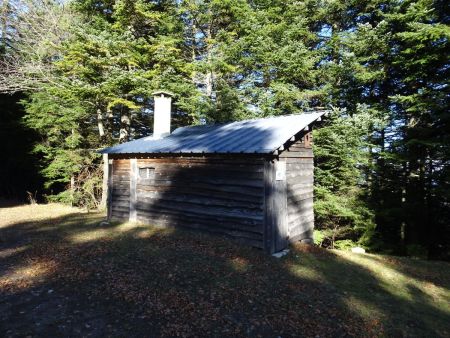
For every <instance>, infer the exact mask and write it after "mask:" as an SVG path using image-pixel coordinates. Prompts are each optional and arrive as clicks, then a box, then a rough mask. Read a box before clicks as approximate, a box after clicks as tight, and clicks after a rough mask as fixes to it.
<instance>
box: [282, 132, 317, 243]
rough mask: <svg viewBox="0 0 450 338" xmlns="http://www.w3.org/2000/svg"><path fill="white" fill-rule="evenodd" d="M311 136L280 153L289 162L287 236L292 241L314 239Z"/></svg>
mask: <svg viewBox="0 0 450 338" xmlns="http://www.w3.org/2000/svg"><path fill="white" fill-rule="evenodd" d="M311 144H312V140H311V133H308V134H306V135H305V136H303V138H302V139H301V140H298V141H297V142H295V143H293V144H292V145H290V146H289V148H288V149H286V150H285V151H284V152H282V153H281V154H280V160H284V161H286V182H287V186H286V196H287V206H288V236H289V239H290V240H301V239H310V238H313V230H314V210H313V184H314V176H313V175H314V159H313V151H312V148H311Z"/></svg>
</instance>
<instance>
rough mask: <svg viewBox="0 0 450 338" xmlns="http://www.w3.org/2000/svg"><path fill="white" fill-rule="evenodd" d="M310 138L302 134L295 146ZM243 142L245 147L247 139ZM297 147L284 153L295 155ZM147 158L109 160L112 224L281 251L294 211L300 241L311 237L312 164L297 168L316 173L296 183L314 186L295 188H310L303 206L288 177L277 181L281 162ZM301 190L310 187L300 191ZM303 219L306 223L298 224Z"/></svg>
mask: <svg viewBox="0 0 450 338" xmlns="http://www.w3.org/2000/svg"><path fill="white" fill-rule="evenodd" d="M247 132H248V131H247ZM250 133H251V132H250ZM271 133H272V131H270V130H264V131H263V132H261V131H258V134H259V135H260V136H262V137H263V139H266V138H270V137H271V136H272V135H271ZM261 134H262V135H261ZM304 134H305V133H304V132H301V133H299V134H298V135H297V140H298V139H300V138H302V137H303V136H304ZM242 138H243V140H245V135H242ZM243 142H244V141H243ZM291 143H293V142H291ZM291 143H289V144H286V146H285V148H286V149H289V146H290V145H291ZM286 151H287V150H286ZM147 155H148V156H145V154H142V155H141V156H137V159H136V155H133V154H130V155H122V154H121V155H118V154H116V155H110V158H111V159H113V166H112V167H113V169H112V187H113V188H112V189H111V196H110V199H111V200H112V207H111V208H110V217H111V218H112V219H113V220H114V219H116V220H128V219H131V220H135V221H138V222H142V223H147V224H152V225H157V226H163V227H173V226H179V227H184V228H190V229H195V230H200V231H204V232H210V233H214V234H219V235H223V236H227V237H230V238H233V239H235V240H237V241H239V242H241V243H244V244H246V245H250V246H254V247H257V248H260V249H263V250H265V251H267V252H276V251H279V250H282V249H284V248H285V247H286V246H287V245H288V242H287V238H286V237H287V236H288V235H289V233H288V232H289V231H288V227H289V222H288V219H287V211H288V206H289V208H290V209H297V210H299V212H298V213H297V215H295V216H297V217H296V219H297V221H296V222H297V223H298V224H299V225H298V229H295V230H296V231H295V240H297V241H298V240H301V239H305V238H312V229H311V227H312V226H313V220H312V216H313V215H312V209H313V206H312V190H313V187H312V174H313V167H312V166H313V165H312V159H310V162H311V164H310V166H309V167H308V166H306V167H305V165H304V164H299V168H300V169H298V170H300V171H301V170H303V171H310V173H309V172H308V173H309V175H305V176H304V177H303V178H302V177H297V179H299V178H300V179H304V178H307V179H310V182H309V181H308V182H306V181H305V182H304V181H300V180H299V181H298V182H296V183H300V184H304V183H305V184H306V186H307V188H308V189H310V194H309V193H308V194H307V196H306V198H305V199H299V198H298V197H299V193H298V191H293V190H292V188H291V187H290V186H289V185H288V186H287V187H286V178H285V179H284V182H283V181H276V180H275V170H276V169H275V164H274V162H277V161H279V158H278V157H272V156H271V157H267V156H266V157H264V156H262V155H260V154H236V155H231V154H229V155H217V154H209V155H191V156H183V157H181V156H178V157H174V156H173V155H169V154H168V155H159V156H158V155H154V154H147ZM283 160H287V159H283ZM288 165H290V164H289V163H288ZM308 184H309V185H308ZM297 189H303V190H304V189H305V188H304V187H303V188H301V187H300V188H298V185H297ZM303 190H302V192H304V191H303ZM283 199H284V200H285V202H284V203H282V200H283ZM287 200H289V202H290V203H287ZM309 209H311V210H310V213H308V212H309ZM301 213H303V214H301ZM302 215H306V216H307V217H306V218H305V217H299V216H302ZM283 220H284V221H283ZM280 227H281V228H280ZM299 229H301V230H300V231H299Z"/></svg>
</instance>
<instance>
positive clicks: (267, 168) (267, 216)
mask: <svg viewBox="0 0 450 338" xmlns="http://www.w3.org/2000/svg"><path fill="white" fill-rule="evenodd" d="M273 179H274V171H273V163H272V162H271V161H270V160H267V161H265V162H264V233H263V240H264V251H265V252H267V253H268V254H272V253H274V252H275V251H274V248H273V240H272V227H273V223H274V222H273V198H272V194H273V184H272V182H273Z"/></svg>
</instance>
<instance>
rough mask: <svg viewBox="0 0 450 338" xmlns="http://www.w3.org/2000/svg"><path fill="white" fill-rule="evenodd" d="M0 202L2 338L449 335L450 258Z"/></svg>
mask: <svg viewBox="0 0 450 338" xmlns="http://www.w3.org/2000/svg"><path fill="white" fill-rule="evenodd" d="M102 219H103V216H102V215H101V214H98V213H90V214H88V213H83V212H81V211H80V210H77V209H73V208H69V207H66V206H62V205H58V204H50V205H32V206H19V207H11V208H0V336H6V337H8V336H93V337H103V336H157V337H159V336H170V337H173V336H181V337H188V336H212V337H214V336H216V337H224V336H230V337H231V336H250V337H277V336H280V337H290V336H305V337H311V336H313V337H334V336H339V337H341V336H342V337H345V336H355V337H356V336H357V337H361V336H366V337H375V336H392V337H420V336H423V337H448V336H449V335H450V330H449V323H450V291H449V290H450V273H449V271H450V269H449V268H450V264H449V263H446V262H428V261H422V260H412V259H408V258H399V257H392V256H381V255H373V254H362V255H361V254H359V255H358V254H352V253H350V252H344V251H337V250H333V251H327V250H323V249H319V248H315V247H310V246H305V245H296V246H294V247H293V248H291V252H290V253H289V255H287V256H286V257H284V258H282V259H276V258H273V257H271V256H267V255H265V254H263V253H262V252H260V251H258V250H256V249H252V248H247V247H242V246H239V245H236V244H233V243H230V241H229V240H227V239H223V238H217V237H211V236H208V235H204V234H197V233H192V232H186V231H181V230H174V229H160V228H155V227H151V226H144V225H136V224H130V223H124V224H112V225H109V226H99V222H100V221H101V220H102Z"/></svg>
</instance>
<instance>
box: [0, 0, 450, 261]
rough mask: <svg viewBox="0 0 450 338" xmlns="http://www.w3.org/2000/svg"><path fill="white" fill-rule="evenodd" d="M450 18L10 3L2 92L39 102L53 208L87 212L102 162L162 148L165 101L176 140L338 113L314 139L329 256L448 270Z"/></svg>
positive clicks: (352, 5) (355, 8) (235, 6)
mask: <svg viewBox="0 0 450 338" xmlns="http://www.w3.org/2000/svg"><path fill="white" fill-rule="evenodd" d="M448 6H449V5H448V4H447V2H445V1H442V0H418V1H412V0H407V1H404V0H401V1H400V0H392V1H382V0H365V1H354V0H342V1H322V0H306V1H302V2H299V1H282V0H275V1H267V0H253V1H246V0H225V1H223V0H220V1H219V0H183V1H176V0H163V1H146V0H137V1H131V0H105V1H101V0H100V1H98V0H95V1H94V0H73V1H71V2H66V3H64V4H61V3H60V2H58V1H56V0H55V1H43V0H14V1H12V0H11V1H4V2H3V6H2V7H1V9H0V11H1V24H2V26H1V28H0V31H1V46H0V52H1V57H2V62H1V73H0V90H1V91H3V92H14V91H19V90H21V91H24V92H26V93H27V96H26V99H25V100H23V105H24V107H25V109H26V115H25V117H24V118H23V122H22V125H21V127H20V128H31V129H32V130H34V132H35V133H36V134H37V135H39V138H40V139H39V142H35V147H34V151H33V153H34V155H33V156H38V157H40V159H41V160H40V162H39V165H40V167H41V174H42V175H44V177H45V183H46V189H47V190H46V193H48V194H52V195H56V196H57V197H52V198H53V199H54V198H57V199H58V198H59V199H62V200H65V201H70V202H71V203H74V204H78V205H87V206H89V207H95V206H97V203H98V199H99V195H100V194H101V189H100V183H101V182H100V179H99V174H98V171H99V163H100V157H99V156H98V155H96V153H95V150H97V149H100V148H102V147H104V146H108V145H111V144H114V143H117V142H125V141H127V140H130V139H134V138H138V137H141V136H143V135H147V134H149V133H151V126H152V118H153V117H152V113H153V111H152V109H153V104H152V96H151V93H152V92H153V91H155V90H161V89H163V90H168V91H170V92H172V93H174V96H175V97H174V107H173V108H174V126H175V127H176V126H180V125H187V124H198V123H202V121H206V122H211V123H214V122H225V121H233V120H240V119H245V118H253V117H264V116H270V115H281V114H289V113H296V112H300V111H302V110H304V109H309V108H315V107H320V106H323V107H328V108H332V107H334V109H333V113H332V114H331V116H330V117H329V119H327V120H326V121H325V122H324V123H323V126H322V128H321V129H318V130H316V131H315V133H314V140H315V153H316V162H317V163H316V173H315V180H316V183H315V210H316V226H317V228H318V229H320V230H321V231H322V232H321V235H322V236H323V238H322V239H321V243H323V244H326V245H331V246H333V245H335V242H336V245H337V246H339V245H341V244H342V245H341V246H348V245H349V243H357V242H358V243H359V244H360V245H365V246H367V247H371V248H372V249H377V250H389V251H391V252H395V253H399V254H408V253H412V250H416V249H417V248H418V247H419V248H420V249H421V250H426V251H427V252H428V255H429V256H430V257H433V258H445V257H447V258H448V243H450V230H449V227H448V224H449V221H450V208H449V205H450V193H449V192H450V187H449V182H450V169H449V159H450V138H449V137H450V136H449V135H450V113H449V112H448V107H449V97H450V93H449V83H448V78H449V71H450V66H449V59H448V55H449V37H450V29H449V20H450V19H449V15H448V13H449V11H448V9H449V8H448ZM55 18H60V19H59V20H57V19H55ZM30 27H36V29H34V30H32V29H28V28H30ZM17 114H19V113H17ZM19 115H20V114H19ZM14 128H19V127H14ZM21 156H22V155H17V161H18V163H19V162H20V161H21V160H22V159H23V158H25V157H23V156H22V157H21ZM27 156H28V155H27ZM58 193H60V194H59V195H58ZM58 196H59V197H58ZM339 241H343V242H340V243H341V244H339ZM350 241H352V242H350ZM446 255H447V256H446Z"/></svg>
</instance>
